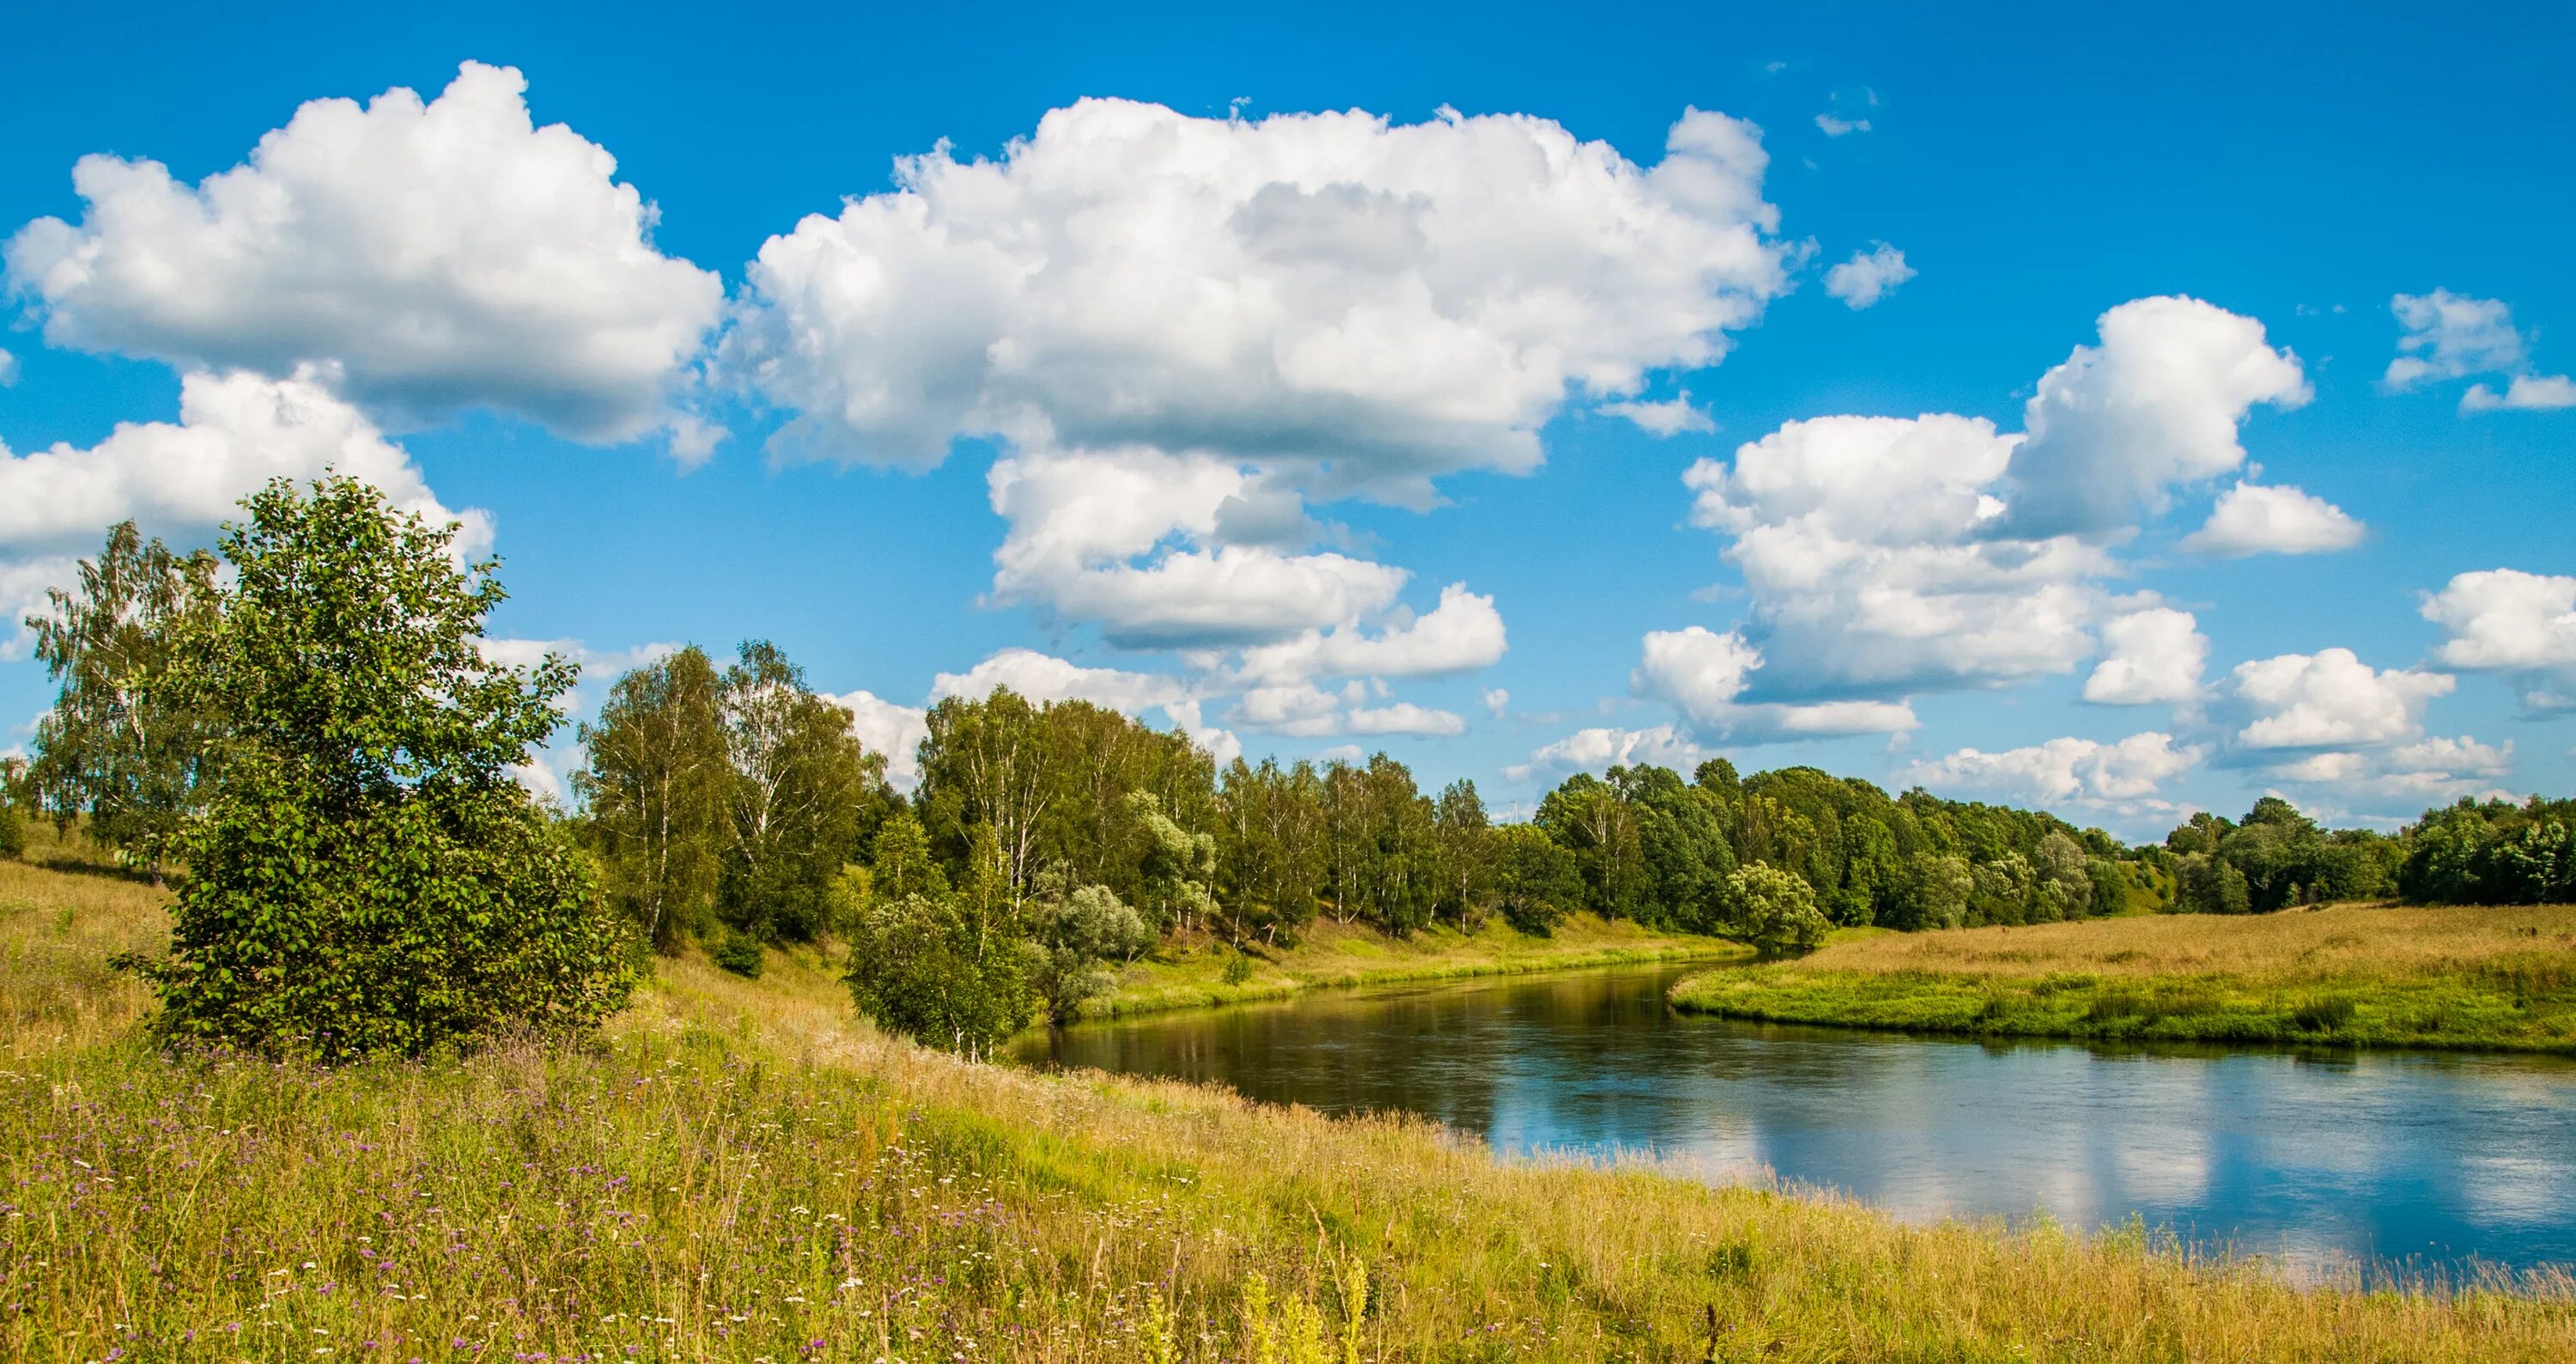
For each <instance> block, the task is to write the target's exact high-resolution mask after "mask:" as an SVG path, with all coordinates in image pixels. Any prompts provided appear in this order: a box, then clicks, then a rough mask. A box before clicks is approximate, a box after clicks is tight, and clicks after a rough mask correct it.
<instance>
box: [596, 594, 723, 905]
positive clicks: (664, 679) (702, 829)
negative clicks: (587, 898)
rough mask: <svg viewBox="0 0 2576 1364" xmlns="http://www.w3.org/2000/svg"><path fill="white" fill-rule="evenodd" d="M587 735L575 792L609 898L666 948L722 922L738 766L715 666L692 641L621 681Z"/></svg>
mask: <svg viewBox="0 0 2576 1364" xmlns="http://www.w3.org/2000/svg"><path fill="white" fill-rule="evenodd" d="M581 742H582V747H583V749H584V751H585V752H586V754H587V756H588V761H587V764H586V765H585V767H584V768H583V770H582V771H580V772H578V773H575V774H574V776H573V793H574V795H575V796H576V797H577V798H579V799H580V800H581V802H582V803H583V805H584V807H585V808H586V809H587V810H588V812H589V820H588V823H587V826H586V832H587V834H588V836H589V840H590V842H591V845H592V846H593V847H594V848H596V849H597V850H598V852H599V854H600V860H601V864H602V867H603V869H604V870H605V872H606V879H607V883H608V888H609V893H610V898H611V900H612V901H613V902H614V903H615V904H616V905H617V907H618V908H619V909H620V910H622V911H624V912H625V914H626V915H627V917H629V918H630V919H632V920H634V922H635V923H636V924H637V925H638V926H639V927H641V928H642V929H643V931H644V935H645V937H646V938H647V939H648V940H649V941H651V942H652V944H653V945H654V946H655V947H656V948H659V949H660V950H662V951H665V952H668V951H672V950H674V949H676V948H677V947H678V946H679V944H680V941H681V940H682V939H683V938H684V937H685V936H686V935H688V934H690V933H702V932H705V931H707V930H709V929H711V928H713V927H714V926H715V894H716V874H717V867H718V861H719V855H720V850H721V848H722V846H723V831H724V828H725V820H726V817H727V809H726V799H725V796H726V788H727V786H728V785H729V782H730V779H731V777H732V775H733V769H732V767H731V766H730V765H729V764H728V762H727V760H726V755H725V744H724V729H723V718H722V706H721V703H720V701H719V697H718V683H717V679H716V670H715V665H714V664H712V663H710V662H708V660H707V656H706V654H705V652H704V651H702V650H700V649H699V648H698V647H697V646H695V645H691V646H689V647H687V648H685V649H682V650H680V651H679V652H677V653H674V654H672V655H671V656H670V657H668V658H664V659H661V660H658V661H656V662H653V663H648V664H646V665H645V666H643V667H641V668H637V669H635V670H634V671H632V672H629V673H627V674H625V675H624V676H622V677H620V678H618V679H617V682H616V684H615V686H613V687H612V688H611V689H610V690H609V694H608V700H607V702H606V703H605V704H603V705H602V706H601V707H600V711H599V720H598V722H597V723H595V724H586V725H583V726H582V727H581Z"/></svg>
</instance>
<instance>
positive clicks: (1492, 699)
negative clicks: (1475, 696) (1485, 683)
mask: <svg viewBox="0 0 2576 1364" xmlns="http://www.w3.org/2000/svg"><path fill="white" fill-rule="evenodd" d="M1479 699H1481V700H1482V701H1483V702H1484V703H1485V713H1486V714H1488V715H1491V716H1493V717H1494V718H1495V719H1497V720H1499V719H1502V718H1503V717H1504V716H1505V715H1507V714H1510V713H1511V708H1512V694H1511V693H1510V692H1507V691H1505V690H1503V689H1502V688H1500V687H1487V688H1485V689H1484V691H1483V692H1482V693H1481V694H1480V696H1479Z"/></svg>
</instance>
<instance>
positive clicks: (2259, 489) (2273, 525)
mask: <svg viewBox="0 0 2576 1364" xmlns="http://www.w3.org/2000/svg"><path fill="white" fill-rule="evenodd" d="M2362 534H2363V527H2362V524H2361V522H2359V521H2357V520H2355V519H2353V518H2352V517H2351V516H2350V515H2347V514H2346V513H2345V512H2344V510H2343V508H2341V507H2338V506H2336V505H2335V504H2333V503H2331V502H2328V501H2327V500H2325V499H2324V498H2322V497H2317V496H2315V495H2313V494H2310V493H2306V492H2302V491H2300V490H2299V489H2297V488H2292V487H2287V486H2266V485H2262V484H2255V483H2246V482H2242V481H2240V482H2238V483H2237V484H2236V486H2235V487H2232V488H2230V489H2228V490H2227V491H2226V492H2223V493H2220V494H2219V495H2218V504H2217V505H2216V506H2214V507H2212V508H2211V509H2210V513H2209V520H2208V522H2207V523H2206V524H2204V525H2202V526H2201V528H2200V529H2199V530H2196V531H2193V532H2192V533H2191V534H2189V535H2187V536H2185V537H2183V541H2182V547H2183V548H2184V549H2187V550H2190V551H2191V552H2193V553H2195V554H2207V555H2212V556H2214V557H2217V558H2222V559H2241V558H2245V557H2246V556H2248V555H2254V554H2326V553H2331V552H2333V551H2335V550H2339V549H2350V548H2352V547H2353V546H2354V545H2357V544H2360V543H2361V537H2362Z"/></svg>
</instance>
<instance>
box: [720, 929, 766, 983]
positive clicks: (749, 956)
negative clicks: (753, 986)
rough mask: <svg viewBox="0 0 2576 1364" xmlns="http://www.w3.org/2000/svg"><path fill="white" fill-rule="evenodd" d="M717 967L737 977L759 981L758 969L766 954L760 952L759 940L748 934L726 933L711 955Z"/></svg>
mask: <svg viewBox="0 0 2576 1364" xmlns="http://www.w3.org/2000/svg"><path fill="white" fill-rule="evenodd" d="M712 955H713V956H714V958H715V963H716V965H717V966H719V967H721V968H723V969H724V970H727V971H731V972H733V973H734V974H735V975H737V976H745V977H748V978H750V979H752V980H758V979H760V968H761V965H762V963H763V962H765V961H766V960H767V959H768V954H767V953H765V952H763V951H761V950H760V939H758V938H755V937H753V936H751V935H750V934H748V933H740V932H733V931H727V932H726V934H725V935H724V940H723V941H722V942H719V943H717V944H716V950H715V952H714V953H713V954H712Z"/></svg>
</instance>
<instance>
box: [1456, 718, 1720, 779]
mask: <svg viewBox="0 0 2576 1364" xmlns="http://www.w3.org/2000/svg"><path fill="white" fill-rule="evenodd" d="M1707 756H1708V750H1706V749H1703V748H1701V747H1700V746H1699V745H1698V744H1697V743H1696V742H1694V741H1692V739H1691V738H1690V736H1689V735H1687V734H1684V733H1683V732H1681V731H1680V730H1677V729H1675V728H1673V727H1672V726H1671V725H1656V726H1654V727H1652V728H1650V729H1612V728H1596V729H1579V730H1576V731H1575V732H1574V733H1572V734H1569V735H1567V736H1565V737H1564V738H1562V739H1559V740H1557V741H1556V742H1554V743H1551V744H1546V745H1544V746H1542V747H1540V748H1537V749H1535V750H1533V751H1532V752H1531V753H1530V756H1529V761H1527V762H1521V763H1513V764H1511V765H1510V766H1508V767H1505V768H1504V769H1503V776H1504V777H1506V778H1507V779H1509V780H1512V781H1528V780H1529V779H1531V778H1532V777H1553V776H1557V775H1560V774H1563V773H1567V772H1598V771H1601V770H1602V769H1603V768H1607V767H1633V766H1635V765H1637V764H1639V763H1653V764H1655V765H1657V766H1659V767H1670V768H1674V769H1677V770H1679V771H1683V772H1688V771H1690V770H1692V769H1693V768H1696V767H1698V766H1699V764H1700V762H1701V760H1702V759H1704V758H1706V757H1707Z"/></svg>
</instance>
